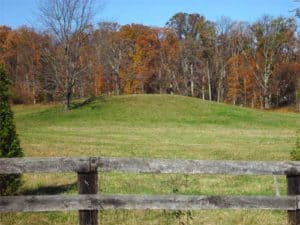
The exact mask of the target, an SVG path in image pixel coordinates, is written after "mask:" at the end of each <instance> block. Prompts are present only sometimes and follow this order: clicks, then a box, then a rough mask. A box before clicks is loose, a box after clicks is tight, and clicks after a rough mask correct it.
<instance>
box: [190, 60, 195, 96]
mask: <svg viewBox="0 0 300 225" xmlns="http://www.w3.org/2000/svg"><path fill="white" fill-rule="evenodd" d="M190 69H191V96H192V97H194V67H193V64H191V66H190Z"/></svg>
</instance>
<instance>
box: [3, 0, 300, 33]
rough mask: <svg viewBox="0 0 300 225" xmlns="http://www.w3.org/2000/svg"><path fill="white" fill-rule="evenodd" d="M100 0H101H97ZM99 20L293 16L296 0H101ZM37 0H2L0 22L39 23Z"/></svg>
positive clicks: (157, 22) (158, 22) (152, 22)
mask: <svg viewBox="0 0 300 225" xmlns="http://www.w3.org/2000/svg"><path fill="white" fill-rule="evenodd" d="M96 1H97V2H98V3H99V2H100V0H96ZM101 2H104V3H103V6H102V7H101V9H100V7H99V10H98V13H97V16H96V21H95V22H98V21H114V22H118V23H120V24H122V25H123V24H128V23H143V24H145V25H151V26H164V25H165V23H166V22H167V21H168V19H169V18H171V17H172V15H174V14H175V13H177V12H187V13H194V12H196V13H200V14H202V15H204V16H205V17H206V18H207V19H210V20H213V21H216V20H218V19H219V18H221V17H222V16H226V17H230V18H231V19H234V20H243V21H249V22H253V21H255V20H256V19H258V18H259V17H260V16H262V15H263V14H269V15H273V16H279V15H282V16H293V13H292V12H290V11H291V10H292V9H294V8H296V7H299V3H296V2H294V0H104V1H103V0H102V1H101ZM37 5H38V0H0V24H1V25H7V26H10V27H13V28H16V27H19V26H21V25H27V26H33V27H39V25H40V24H39V19H38V7H37Z"/></svg>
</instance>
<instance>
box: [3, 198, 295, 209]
mask: <svg viewBox="0 0 300 225" xmlns="http://www.w3.org/2000/svg"><path fill="white" fill-rule="evenodd" d="M298 203H299V199H298V197H296V196H295V197H266V196H256V197H244V196H243V197H242V196H240V197H238V196H227V197H223V196H180V195H176V196H142V195H107V196H101V195H64V196H61V195H44V196H4V197H1V198H0V212H43V211H66V210H97V209H155V210H157V209H168V210H203V209H280V210H297V209H299V208H298Z"/></svg>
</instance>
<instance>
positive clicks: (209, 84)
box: [207, 61, 212, 101]
mask: <svg viewBox="0 0 300 225" xmlns="http://www.w3.org/2000/svg"><path fill="white" fill-rule="evenodd" d="M210 79H211V77H210V70H209V65H208V61H207V83H208V98H209V101H211V100H212V97H211V80H210Z"/></svg>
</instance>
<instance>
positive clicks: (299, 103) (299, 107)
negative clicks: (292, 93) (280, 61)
mask: <svg viewBox="0 0 300 225" xmlns="http://www.w3.org/2000/svg"><path fill="white" fill-rule="evenodd" d="M296 86H297V87H296V111H297V112H300V76H299V74H298V79H297V84H296Z"/></svg>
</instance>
